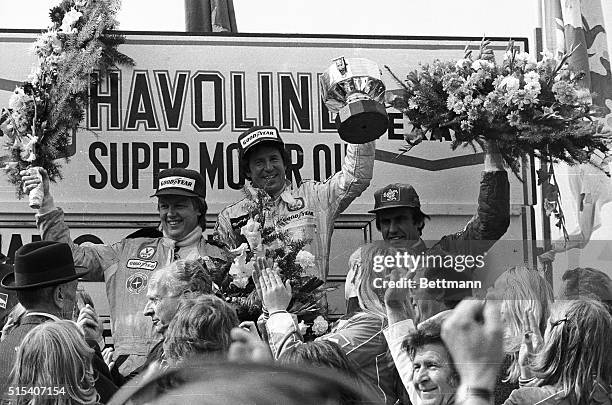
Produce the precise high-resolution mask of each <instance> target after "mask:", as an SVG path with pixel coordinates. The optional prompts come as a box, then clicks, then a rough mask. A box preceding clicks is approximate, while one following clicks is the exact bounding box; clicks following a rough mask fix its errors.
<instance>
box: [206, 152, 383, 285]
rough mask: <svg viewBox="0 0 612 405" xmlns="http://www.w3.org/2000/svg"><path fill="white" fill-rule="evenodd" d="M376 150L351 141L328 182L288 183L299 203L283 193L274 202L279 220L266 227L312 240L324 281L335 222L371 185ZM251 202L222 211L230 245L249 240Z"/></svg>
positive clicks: (219, 230) (222, 229) (222, 231)
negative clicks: (246, 227)
mask: <svg viewBox="0 0 612 405" xmlns="http://www.w3.org/2000/svg"><path fill="white" fill-rule="evenodd" d="M374 151H375V144H374V142H369V143H366V144H362V145H353V144H349V145H348V148H347V151H346V157H345V158H344V163H343V164H342V170H341V171H339V172H338V173H336V174H334V175H333V176H331V177H330V178H329V179H327V180H326V181H324V182H319V181H311V180H309V181H304V182H302V184H300V185H299V186H298V187H292V186H291V185H290V184H286V185H285V190H283V191H286V190H287V189H288V188H289V190H290V194H291V197H292V198H293V199H295V200H296V201H297V202H298V204H297V206H294V207H293V208H291V207H290V204H289V201H287V197H286V196H284V195H283V194H284V193H281V195H280V196H279V197H277V198H276V200H275V201H274V207H275V210H276V211H275V214H276V215H275V218H274V219H275V220H276V221H277V222H276V223H272V222H268V219H269V218H266V224H265V226H266V227H268V226H274V225H276V226H279V227H280V229H278V230H279V231H288V233H289V235H290V237H291V238H292V239H294V240H295V239H300V240H312V242H311V243H310V245H309V246H307V247H305V248H304V250H306V251H308V252H310V253H312V254H313V255H314V256H315V264H316V267H317V271H316V275H317V276H318V277H319V278H320V279H321V280H324V281H325V280H326V279H327V273H328V266H329V246H330V243H331V236H332V232H333V231H334V221H335V219H336V218H337V217H338V215H339V214H340V213H341V212H342V211H344V210H345V209H346V208H347V207H348V206H349V204H350V203H351V202H352V201H353V200H354V199H355V198H357V197H359V196H360V195H361V193H362V192H363V191H364V190H365V189H366V188H368V186H369V185H370V180H371V179H372V172H373V169H374ZM245 187H252V186H248V185H247V186H245ZM250 203H251V202H250V201H249V200H248V199H247V198H246V197H245V198H244V199H242V200H240V201H238V202H237V203H235V204H232V205H230V206H228V207H226V208H224V209H223V210H222V211H221V213H219V216H218V218H217V224H216V226H215V237H216V238H218V240H219V241H220V242H222V243H224V244H226V245H228V246H229V247H230V248H236V247H238V246H240V244H241V243H243V242H246V239H245V238H244V236H242V235H241V234H240V228H241V227H242V226H244V225H245V224H246V223H247V221H248V219H249V210H248V205H249V204H250Z"/></svg>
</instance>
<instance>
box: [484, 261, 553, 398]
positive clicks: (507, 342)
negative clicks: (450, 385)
mask: <svg viewBox="0 0 612 405" xmlns="http://www.w3.org/2000/svg"><path fill="white" fill-rule="evenodd" d="M492 289H493V290H494V291H495V295H496V296H497V297H499V298H500V299H501V315H502V321H503V324H504V353H505V357H504V366H503V367H504V372H503V374H502V378H501V379H500V380H499V381H498V384H497V386H496V387H495V403H502V402H504V401H505V400H506V399H507V398H508V396H510V393H511V392H512V391H513V390H514V389H516V388H518V382H519V378H520V364H519V351H520V347H521V344H522V343H523V338H524V331H525V330H531V329H532V328H531V325H532V324H533V325H534V326H533V328H535V329H537V332H538V333H534V334H533V336H534V338H535V337H537V336H541V335H543V334H544V331H545V330H546V322H547V320H548V317H549V315H550V307H551V305H552V304H553V292H552V287H551V286H550V284H549V283H548V282H547V281H546V280H545V279H544V278H543V277H542V276H541V275H540V274H539V273H538V272H537V271H536V270H533V269H530V268H527V267H525V266H524V265H519V266H513V267H510V268H509V269H508V270H506V271H505V272H504V273H502V274H501V275H500V276H499V277H498V278H497V280H495V283H494V285H493V287H492ZM533 344H534V345H535V346H539V345H540V344H541V342H540V341H539V340H538V341H534V342H533Z"/></svg>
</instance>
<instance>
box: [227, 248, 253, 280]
mask: <svg viewBox="0 0 612 405" xmlns="http://www.w3.org/2000/svg"><path fill="white" fill-rule="evenodd" d="M243 245H244V246H243ZM233 252H241V253H240V256H238V257H236V258H234V262H233V263H232V265H231V266H230V270H229V274H230V276H232V284H235V285H236V286H237V287H238V288H244V287H246V285H247V284H248V282H249V277H250V276H252V275H253V270H254V269H255V267H254V262H253V261H250V262H248V263H247V262H246V255H247V252H246V243H243V244H242V245H240V247H238V249H234V251H233Z"/></svg>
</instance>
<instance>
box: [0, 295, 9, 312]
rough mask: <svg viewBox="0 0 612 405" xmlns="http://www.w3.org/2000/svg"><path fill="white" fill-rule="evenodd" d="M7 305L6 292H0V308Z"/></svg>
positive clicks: (4, 307)
mask: <svg viewBox="0 0 612 405" xmlns="http://www.w3.org/2000/svg"><path fill="white" fill-rule="evenodd" d="M7 305H8V294H4V293H0V308H2V309H6V306H7Z"/></svg>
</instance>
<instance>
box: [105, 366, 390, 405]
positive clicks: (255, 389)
mask: <svg viewBox="0 0 612 405" xmlns="http://www.w3.org/2000/svg"><path fill="white" fill-rule="evenodd" d="M187 401H188V402H189V403H194V404H196V403H197V404H204V405H226V404H283V405H298V404H299V405H322V404H325V405H336V404H337V405H345V404H353V405H357V404H362V405H374V404H379V403H380V402H379V401H378V400H377V398H376V397H372V396H371V395H370V393H369V392H367V391H366V390H364V389H363V388H362V387H360V386H359V385H357V384H355V383H354V381H352V380H351V379H350V378H347V377H345V376H343V375H341V374H339V373H338V372H336V371H334V370H322V369H315V370H313V369H310V368H307V367H300V368H296V367H288V366H280V365H277V364H271V363H266V364H260V363H244V362H241V363H235V362H216V363H213V364H210V363H208V362H205V363H195V364H194V363H189V364H185V365H183V366H181V367H178V368H170V369H167V370H166V371H164V372H162V373H160V374H157V375H155V376H153V377H152V378H151V379H149V380H147V381H146V382H144V383H143V384H142V385H140V386H137V387H124V388H122V390H121V391H120V392H118V393H117V395H116V396H115V397H114V398H113V404H117V405H119V404H126V405H127V404H132V405H137V404H164V405H174V404H177V405H178V404H181V405H182V404H185V403H186V402H187Z"/></svg>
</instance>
